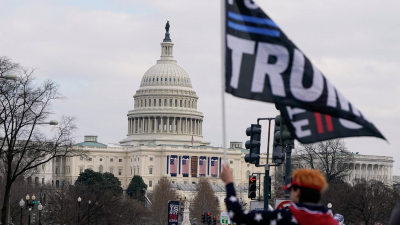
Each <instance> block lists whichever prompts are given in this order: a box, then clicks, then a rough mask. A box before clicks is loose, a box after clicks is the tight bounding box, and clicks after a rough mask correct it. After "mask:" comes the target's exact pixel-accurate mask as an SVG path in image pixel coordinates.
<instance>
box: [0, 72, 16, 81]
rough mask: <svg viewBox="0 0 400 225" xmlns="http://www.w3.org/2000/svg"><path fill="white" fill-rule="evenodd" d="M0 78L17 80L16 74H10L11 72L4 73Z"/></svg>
mask: <svg viewBox="0 0 400 225" xmlns="http://www.w3.org/2000/svg"><path fill="white" fill-rule="evenodd" d="M0 78H3V79H6V80H17V75H15V74H12V73H6V74H5V75H4V76H0Z"/></svg>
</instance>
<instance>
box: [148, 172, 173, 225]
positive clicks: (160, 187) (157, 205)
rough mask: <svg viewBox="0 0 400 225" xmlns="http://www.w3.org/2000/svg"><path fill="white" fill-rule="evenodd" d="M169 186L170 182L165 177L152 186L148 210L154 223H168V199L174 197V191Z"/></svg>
mask: <svg viewBox="0 0 400 225" xmlns="http://www.w3.org/2000/svg"><path fill="white" fill-rule="evenodd" d="M171 188H172V186H171V182H170V181H169V179H168V178H167V177H163V178H161V179H160V180H159V182H158V184H157V186H155V187H154V191H153V197H152V205H151V207H150V210H151V213H152V214H153V220H154V222H155V224H168V221H167V218H168V201H171V200H175V198H176V196H175V191H174V190H172V189H171Z"/></svg>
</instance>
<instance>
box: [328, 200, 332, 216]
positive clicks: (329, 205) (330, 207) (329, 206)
mask: <svg viewBox="0 0 400 225" xmlns="http://www.w3.org/2000/svg"><path fill="white" fill-rule="evenodd" d="M327 207H328V210H329V212H330V213H331V215H332V216H333V212H332V203H328V205H327Z"/></svg>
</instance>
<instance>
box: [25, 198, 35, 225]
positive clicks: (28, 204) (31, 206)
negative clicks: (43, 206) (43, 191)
mask: <svg viewBox="0 0 400 225" xmlns="http://www.w3.org/2000/svg"><path fill="white" fill-rule="evenodd" d="M29 199H30V196H29V194H27V195H26V208H27V209H28V210H29V220H28V225H31V212H32V208H33V207H34V204H33V201H35V199H36V197H35V195H32V201H31V203H29Z"/></svg>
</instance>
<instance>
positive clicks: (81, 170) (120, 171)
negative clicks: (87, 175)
mask: <svg viewBox="0 0 400 225" xmlns="http://www.w3.org/2000/svg"><path fill="white" fill-rule="evenodd" d="M88 169H89V170H92V168H88ZM109 171H110V172H109V173H112V174H114V168H113V167H110V170H109ZM99 172H100V173H104V168H103V166H99ZM79 173H83V167H79ZM118 175H119V176H121V175H122V169H118Z"/></svg>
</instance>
